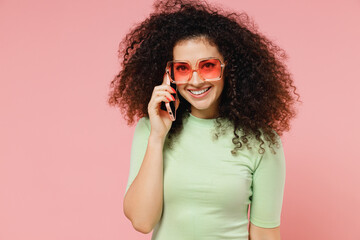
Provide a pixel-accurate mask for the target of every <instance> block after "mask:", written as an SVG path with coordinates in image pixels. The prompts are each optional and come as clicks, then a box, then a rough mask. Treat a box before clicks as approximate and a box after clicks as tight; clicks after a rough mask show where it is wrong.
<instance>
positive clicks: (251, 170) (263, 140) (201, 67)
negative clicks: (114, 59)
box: [109, 0, 298, 240]
mask: <svg viewBox="0 0 360 240" xmlns="http://www.w3.org/2000/svg"><path fill="white" fill-rule="evenodd" d="M154 7H155V12H154V13H153V14H151V15H150V17H149V18H148V19H146V20H145V21H143V22H141V23H140V24H138V25H137V26H136V27H135V28H134V29H132V30H131V31H130V33H129V34H127V36H126V37H125V38H124V40H123V41H122V43H121V45H120V55H119V56H120V57H123V59H122V60H123V61H122V70H121V71H120V73H119V74H118V75H117V76H116V77H115V79H114V80H113V82H112V84H111V87H112V88H113V91H112V92H111V93H110V98H109V103H110V104H112V105H118V106H119V107H120V109H121V110H122V112H123V113H124V115H125V116H126V117H127V120H128V123H129V124H131V123H133V122H134V118H135V117H137V118H139V119H140V120H139V121H138V123H137V125H136V128H135V133H134V138H133V143H132V149H131V160H130V161H131V162H130V174H129V179H128V184H127V187H126V191H125V197H124V205H123V207H124V213H125V216H126V217H127V218H129V220H130V221H131V222H132V224H133V226H134V228H135V229H136V230H137V231H140V232H142V233H149V232H151V231H152V230H153V235H152V239H156V240H163V239H166V240H169V239H171V240H176V239H181V240H184V239H197V240H198V239H244V240H245V239H280V215H281V208H282V200H283V191H284V184H285V158H284V152H283V148H282V144H281V140H280V137H279V135H281V134H282V132H284V131H285V130H289V122H290V120H291V119H292V118H293V117H294V116H295V111H294V108H293V105H294V102H295V98H294V94H295V95H297V96H298V94H297V93H295V90H296V88H295V87H294V86H293V80H292V79H291V76H290V74H289V73H288V71H287V69H286V66H285V64H283V63H282V60H285V59H286V54H285V53H284V52H283V50H282V49H280V48H279V47H277V46H276V45H275V44H274V43H272V42H271V41H269V40H268V39H267V38H266V37H265V36H263V35H261V34H260V33H259V32H257V30H256V28H255V27H254V24H253V23H252V21H251V20H250V19H249V17H248V16H247V15H246V14H245V13H241V14H236V13H227V12H225V11H223V10H220V9H217V8H215V7H212V6H210V5H208V4H207V3H205V2H199V1H176V0H169V1H157V2H156V3H155V4H154ZM209 59H210V60H211V61H213V62H210V63H209ZM165 69H167V70H168V71H169V72H168V73H167V74H165V75H164V73H165ZM209 72H210V73H212V74H213V75H212V76H211V77H209V74H207V73H209ZM170 73H171V74H170ZM179 76H181V77H179ZM167 77H170V78H171V80H172V81H174V82H176V89H174V88H172V87H170V86H169V85H168V84H166V80H167ZM174 92H177V96H178V98H179V100H176V109H177V110H176V120H175V121H172V120H171V119H170V117H169V114H168V112H167V111H164V110H162V109H161V108H160V105H161V102H170V101H175V99H174V98H173V97H172V95H171V93H174ZM249 206H250V207H249ZM249 208H250V209H249ZM248 210H250V225H249V226H248V223H249V221H248Z"/></svg>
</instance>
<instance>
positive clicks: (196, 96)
mask: <svg viewBox="0 0 360 240" xmlns="http://www.w3.org/2000/svg"><path fill="white" fill-rule="evenodd" d="M204 89H208V90H207V91H205V92H203V93H201V94H193V93H192V92H190V90H191V91H201V90H204ZM211 90H212V87H211V86H209V87H205V88H201V89H196V90H195V89H188V92H189V94H190V95H191V96H192V97H194V98H202V97H204V96H206V95H207V94H208V93H209V92H210V91H211Z"/></svg>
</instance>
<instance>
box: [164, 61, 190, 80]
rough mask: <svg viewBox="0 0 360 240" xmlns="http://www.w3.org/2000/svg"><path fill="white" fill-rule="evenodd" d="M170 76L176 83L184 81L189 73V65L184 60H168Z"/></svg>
mask: <svg viewBox="0 0 360 240" xmlns="http://www.w3.org/2000/svg"><path fill="white" fill-rule="evenodd" d="M169 72H170V77H171V78H172V79H173V80H174V81H175V82H176V83H184V82H187V81H188V80H189V76H190V74H191V66H190V65H189V64H188V63H186V62H170V63H169Z"/></svg>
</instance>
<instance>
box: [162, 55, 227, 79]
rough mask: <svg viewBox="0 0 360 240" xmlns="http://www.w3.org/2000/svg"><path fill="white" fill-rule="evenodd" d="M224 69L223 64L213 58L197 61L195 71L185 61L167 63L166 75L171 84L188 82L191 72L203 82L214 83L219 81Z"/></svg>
mask: <svg viewBox="0 0 360 240" xmlns="http://www.w3.org/2000/svg"><path fill="white" fill-rule="evenodd" d="M224 67H225V63H223V62H221V60H220V59H218V58H215V57H210V58H200V59H198V60H197V61H196V64H195V69H193V67H192V65H191V63H190V62H189V61H187V60H176V61H169V62H167V64H166V73H167V74H168V76H169V77H170V80H171V82H173V83H176V84H179V83H187V82H188V81H190V79H191V77H192V75H193V72H197V74H198V75H199V76H200V78H201V79H202V80H203V81H216V80H220V79H221V77H222V75H223V72H224Z"/></svg>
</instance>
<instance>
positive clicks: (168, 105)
mask: <svg viewBox="0 0 360 240" xmlns="http://www.w3.org/2000/svg"><path fill="white" fill-rule="evenodd" d="M165 74H166V84H168V85H170V87H172V88H173V89H175V91H177V89H176V84H175V83H172V82H171V81H170V78H169V75H168V73H165ZM171 95H172V96H173V97H174V98H175V100H176V99H177V94H176V93H171ZM160 109H162V110H164V111H167V112H168V113H169V117H170V119H171V121H175V119H176V108H175V101H170V102H161V106H160Z"/></svg>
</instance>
